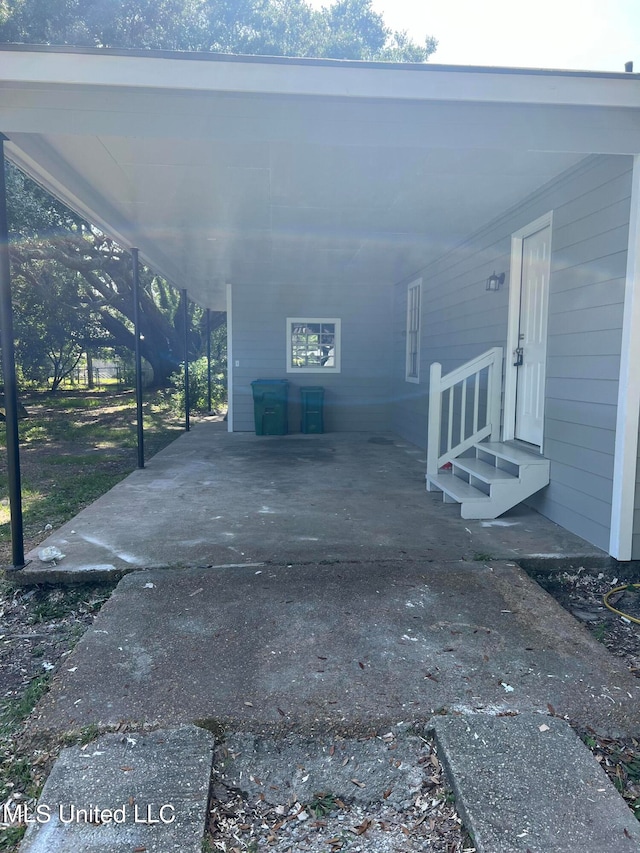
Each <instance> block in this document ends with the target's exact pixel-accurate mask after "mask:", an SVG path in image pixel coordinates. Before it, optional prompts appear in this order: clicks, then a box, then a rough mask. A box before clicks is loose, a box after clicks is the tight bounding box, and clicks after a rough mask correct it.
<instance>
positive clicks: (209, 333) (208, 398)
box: [207, 308, 211, 414]
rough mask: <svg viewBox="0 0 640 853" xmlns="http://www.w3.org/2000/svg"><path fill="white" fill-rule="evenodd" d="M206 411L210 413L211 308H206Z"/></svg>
mask: <svg viewBox="0 0 640 853" xmlns="http://www.w3.org/2000/svg"><path fill="white" fill-rule="evenodd" d="M207 411H208V412H209V414H211V309H210V308H207Z"/></svg>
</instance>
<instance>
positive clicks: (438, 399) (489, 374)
mask: <svg viewBox="0 0 640 853" xmlns="http://www.w3.org/2000/svg"><path fill="white" fill-rule="evenodd" d="M445 397H447V398H448V399H447V401H446V404H445V406H444V407H443V399H444V398H445ZM501 397H502V347H493V349H490V350H488V352H485V353H483V354H482V355H479V356H478V357H477V358H474V359H472V360H471V361H468V362H467V363H466V364H463V365H462V366H461V367H458V368H457V369H456V370H452V371H451V373H447V374H446V376H443V375H442V365H441V364H439V363H438V362H434V364H432V365H431V373H430V383H429V426H428V437H427V477H428V476H429V475H431V476H435V475H436V474H437V473H438V469H440V468H441V467H442V466H443V465H446V464H447V462H451V460H452V459H455V458H456V456H460V454H461V453H464V452H465V450H468V449H469V448H470V447H473V445H474V444H476V443H477V442H478V441H482V439H483V438H487V437H489V436H490V437H491V441H498V440H499V439H500V404H501ZM470 401H471V402H470ZM443 409H444V411H443ZM443 413H444V414H445V415H446V420H443Z"/></svg>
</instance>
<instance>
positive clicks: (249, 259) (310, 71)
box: [0, 45, 640, 567]
mask: <svg viewBox="0 0 640 853" xmlns="http://www.w3.org/2000/svg"><path fill="white" fill-rule="evenodd" d="M0 56H1V57H2V67H3V71H2V80H1V81H0V130H1V131H2V133H3V134H4V136H5V143H4V149H5V153H6V156H7V157H9V158H10V159H11V160H12V161H14V162H15V163H16V164H17V165H18V166H19V167H20V168H22V169H24V170H25V171H26V172H28V173H29V174H30V175H31V176H32V177H33V178H34V179H35V180H36V181H38V182H39V183H40V184H41V185H42V186H44V187H45V188H46V189H48V190H49V191H51V192H52V193H53V194H54V195H56V196H57V197H58V198H60V199H61V200H62V201H64V202H65V203H67V204H68V205H69V206H70V207H71V208H73V209H74V210H76V211H77V212H78V213H80V214H81V215H83V216H84V217H86V218H87V219H88V220H89V221H90V222H92V223H93V224H95V225H96V226H97V227H99V228H101V229H102V230H104V232H105V233H106V234H108V235H109V236H111V237H112V238H113V239H115V240H116V241H118V242H119V243H120V244H121V245H122V246H123V247H126V248H128V249H131V251H132V256H133V258H134V262H135V263H134V268H135V265H136V264H137V258H138V254H139V256H140V258H141V260H142V261H143V262H144V263H145V264H148V265H149V266H151V267H152V268H153V269H154V270H156V271H157V272H158V273H159V274H161V275H163V276H164V277H166V278H167V279H168V280H169V281H170V282H172V283H173V284H174V285H175V286H176V287H178V288H181V289H184V290H186V292H187V294H188V297H189V298H190V299H192V300H194V301H195V302H197V303H198V304H199V305H201V306H202V307H203V308H205V309H210V310H221V311H224V310H226V311H227V312H228V316H229V317H232V314H233V294H234V292H236V291H237V290H239V289H242V288H243V287H245V286H247V285H250V286H254V287H255V286H257V285H259V286H260V287H261V288H266V289H269V288H278V287H292V286H300V287H304V288H320V287H322V286H323V285H324V284H325V283H326V282H331V283H332V285H333V286H336V287H343V288H349V287H350V286H351V285H352V284H353V283H354V282H362V281H363V280H366V281H367V282H369V283H370V285H371V287H372V288H375V287H376V286H377V287H381V286H383V285H389V286H390V285H392V284H393V283H394V282H397V281H400V280H402V279H404V278H406V277H407V276H410V275H411V274H412V273H414V272H415V271H416V270H418V269H420V268H422V267H424V266H425V265H426V264H428V263H429V262H430V261H431V260H433V259H435V258H437V257H439V256H440V255H442V254H443V253H444V251H445V250H446V249H448V248H450V247H451V246H454V245H456V244H457V243H459V242H460V241H461V240H462V239H463V238H464V237H465V235H467V234H469V233H471V232H473V231H474V230H477V229H478V228H479V227H481V226H482V224H483V223H486V222H487V221H489V220H491V219H492V218H493V217H495V216H496V215H497V214H498V213H500V212H501V211H504V210H506V209H508V208H509V207H510V206H512V205H514V204H515V203H516V202H517V200H518V199H520V198H521V197H523V196H524V195H526V194H528V193H532V192H533V191H535V190H536V189H537V188H538V187H540V186H542V185H544V184H545V183H547V182H548V181H550V180H552V179H553V178H555V177H556V176H558V175H559V174H561V173H562V172H564V171H565V170H566V169H568V168H570V167H571V166H572V165H574V164H577V163H578V162H580V161H581V160H582V159H584V158H585V157H587V156H589V155H592V154H594V153H600V154H602V153H611V154H631V155H637V152H638V151H640V124H639V123H638V121H637V109H638V92H637V86H635V85H630V83H631V82H633V81H634V80H635V76H634V75H629V74H601V73H598V74H591V73H579V72H560V71H537V70H524V69H497V68H468V67H448V66H437V65H416V66H414V65H393V64H376V63H359V62H344V61H331V60H322V61H321V60H298V59H283V58H269V57H267V58H265V57H233V56H218V55H211V54H204V55H199V54H198V55H194V54H171V53H155V52H144V53H138V52H125V51H113V50H93V51H92V50H86V49H83V50H75V49H73V48H68V47H64V48H48V47H34V46H11V45H4V46H2V53H1V54H0ZM0 189H3V188H0ZM2 196H3V198H2V202H1V203H0V208H2V209H3V208H4V192H2ZM0 212H1V211H0ZM632 215H633V213H632ZM0 229H2V231H3V232H4V233H0V244H1V245H2V250H3V256H2V263H1V264H0V285H1V288H2V304H3V308H4V310H3V328H2V337H3V341H4V343H5V346H4V353H3V354H4V359H3V364H4V371H5V388H6V390H7V414H8V417H7V429H8V447H9V466H10V472H11V506H12V533H13V546H14V552H13V558H14V566H15V567H20V566H22V565H23V564H24V553H23V548H22V533H21V512H20V477H19V461H18V442H17V422H16V418H15V376H14V371H13V358H12V353H11V346H10V342H11V340H12V333H11V312H10V275H9V264H8V252H7V234H6V216H5V217H2V216H0ZM365 298H366V297H365ZM259 320H260V318H255V322H256V326H259ZM229 329H230V330H232V329H233V324H232V323H231V322H230V323H229ZM233 345H234V340H233V333H232V332H231V333H230V338H229V342H228V357H229V394H230V400H231V408H230V412H229V421H228V428H229V430H230V431H232V430H233V428H234V418H233V389H234V371H235V369H236V366H235V362H234V356H233ZM259 355H260V354H259V349H258V347H256V362H257V363H259ZM256 369H257V368H256ZM631 379H632V380H633V381H632V383H631V384H630V385H629V388H628V392H629V400H630V408H633V406H634V403H636V405H635V409H636V410H637V409H638V406H637V398H638V394H639V391H640V376H638V377H636V376H635V373H634V372H633V371H632V372H631ZM138 395H139V396H138V399H139V408H140V387H139V388H138ZM635 417H636V420H635V436H634V430H633V422H632V419H631V420H630V421H628V422H627V429H628V434H629V447H630V448H631V447H632V445H633V441H634V440H635V441H636V442H637V411H636V416H635ZM631 477H635V470H634V471H633V472H629V478H631ZM629 484H631V480H629Z"/></svg>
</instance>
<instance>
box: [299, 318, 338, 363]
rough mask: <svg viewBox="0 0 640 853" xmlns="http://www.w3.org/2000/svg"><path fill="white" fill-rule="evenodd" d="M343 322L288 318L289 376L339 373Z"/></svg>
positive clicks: (323, 319)
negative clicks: (341, 324) (294, 374)
mask: <svg viewBox="0 0 640 853" xmlns="http://www.w3.org/2000/svg"><path fill="white" fill-rule="evenodd" d="M339 372H340V320H337V319H335V318H333V319H325V318H319V317H287V373H339Z"/></svg>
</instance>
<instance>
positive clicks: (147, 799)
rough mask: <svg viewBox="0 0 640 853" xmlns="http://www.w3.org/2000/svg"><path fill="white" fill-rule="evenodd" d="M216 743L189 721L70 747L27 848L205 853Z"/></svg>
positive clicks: (39, 851) (37, 851) (23, 850)
mask: <svg viewBox="0 0 640 853" xmlns="http://www.w3.org/2000/svg"><path fill="white" fill-rule="evenodd" d="M213 742H214V738H213V735H212V734H211V733H210V732H207V731H205V730H204V729H200V728H197V727H196V726H189V725H186V726H180V727H179V728H175V729H164V730H162V729H160V730H157V731H154V732H150V733H146V734H107V735H102V736H101V737H99V738H98V739H97V740H95V741H92V742H91V743H90V744H88V745H87V746H85V747H80V746H74V747H69V748H67V749H63V750H62V752H61V753H60V756H59V758H58V760H57V761H56V762H55V764H54V765H53V769H52V770H51V773H50V774H49V778H48V779H47V781H46V783H45V786H44V788H43V790H42V794H41V795H40V799H39V801H38V805H39V808H40V812H39V816H38V815H37V814H34V815H32V818H33V820H32V821H31V822H30V823H29V826H28V829H27V832H26V834H25V837H24V839H23V841H22V844H21V846H20V853H52V851H55V853H79V851H82V853H118V851H123V853H124V851H129V850H140V851H142V850H145V851H149V853H201V850H202V837H203V834H204V827H205V819H206V815H207V802H208V795H209V781H210V777H211V762H212V752H213ZM74 818H75V819H74Z"/></svg>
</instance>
